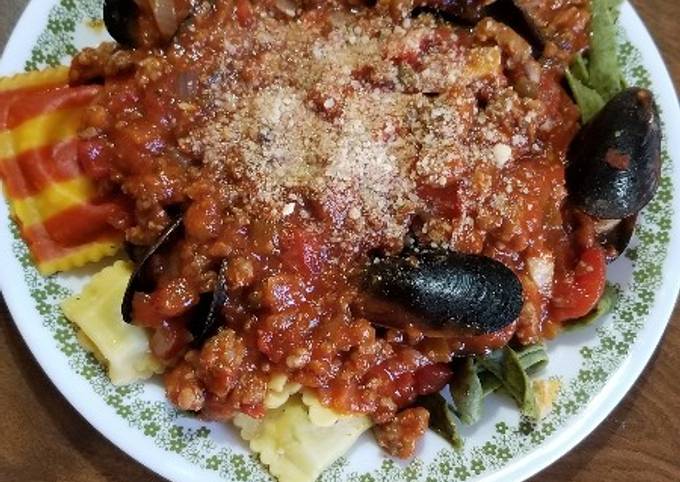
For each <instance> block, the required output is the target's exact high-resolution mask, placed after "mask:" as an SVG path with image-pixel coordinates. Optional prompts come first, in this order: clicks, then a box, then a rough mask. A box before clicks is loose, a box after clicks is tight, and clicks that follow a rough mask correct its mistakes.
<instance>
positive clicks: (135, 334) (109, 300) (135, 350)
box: [61, 261, 163, 385]
mask: <svg viewBox="0 0 680 482" xmlns="http://www.w3.org/2000/svg"><path fill="white" fill-rule="evenodd" d="M131 274H132V265H131V264H130V263H126V262H124V261H117V262H116V263H114V264H113V265H112V266H109V267H108V268H104V269H103V270H102V271H100V272H99V273H97V274H96V275H94V276H93V277H92V279H91V280H90V282H89V283H88V284H87V285H86V286H85V288H83V291H82V292H81V293H80V294H78V295H75V296H73V297H71V298H68V299H67V300H65V301H64V302H63V303H62V305H61V307H62V309H63V311H64V315H65V316H66V318H68V320H69V321H71V322H72V323H74V324H75V325H76V326H77V327H78V328H79V330H80V331H81V332H82V334H80V336H79V338H80V339H81V340H82V339H85V340H86V343H85V348H86V349H87V348H88V346H87V345H88V344H91V345H92V347H91V351H93V352H94V353H96V354H97V357H98V358H100V359H101V360H103V362H104V363H105V364H106V366H107V367H108V371H109V377H110V378H111V382H112V383H113V384H114V385H124V384H127V383H131V382H134V381H137V380H142V379H145V378H149V377H151V376H152V375H153V374H154V373H160V372H162V371H163V365H162V364H161V363H160V362H159V361H158V360H157V359H156V358H154V356H153V355H152V354H151V351H150V350H149V339H148V336H147V333H146V331H145V330H144V329H142V328H139V327H137V326H133V325H129V324H127V323H125V322H124V321H123V317H122V316H121V314H120V305H121V301H122V299H123V293H124V292H125V287H126V286H127V283H128V280H129V279H130V275H131Z"/></svg>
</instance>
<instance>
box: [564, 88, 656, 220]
mask: <svg viewBox="0 0 680 482" xmlns="http://www.w3.org/2000/svg"><path fill="white" fill-rule="evenodd" d="M660 173H661V122H660V120H659V114H658V112H657V109H656V106H655V105H654V99H653V96H652V93H651V92H650V91H648V90H646V89H641V88H637V87H633V88H629V89H626V90H624V91H623V92H621V93H619V94H618V95H616V96H615V97H614V98H612V99H611V100H610V101H609V102H608V103H607V105H605V106H604V108H603V109H602V110H601V111H600V113H599V114H598V115H597V116H596V117H595V118H594V119H593V120H592V121H590V122H589V123H588V124H586V125H585V126H584V127H583V128H582V129H581V131H580V132H579V134H578V135H577V136H576V138H575V139H574V141H573V143H572V145H571V148H570V151H569V154H568V165H567V172H566V179H567V190H568V192H569V196H570V199H571V202H572V203H573V204H574V205H575V206H576V207H578V208H579V209H581V210H583V211H585V212H586V213H588V214H590V215H591V216H594V217H596V218H598V219H623V218H627V217H629V216H633V215H635V214H637V213H638V212H639V211H640V210H641V209H642V208H643V207H644V206H645V205H646V204H647V203H648V202H649V201H650V200H651V199H652V197H653V196H654V194H655V193H656V190H657V188H658V186H659V177H660Z"/></svg>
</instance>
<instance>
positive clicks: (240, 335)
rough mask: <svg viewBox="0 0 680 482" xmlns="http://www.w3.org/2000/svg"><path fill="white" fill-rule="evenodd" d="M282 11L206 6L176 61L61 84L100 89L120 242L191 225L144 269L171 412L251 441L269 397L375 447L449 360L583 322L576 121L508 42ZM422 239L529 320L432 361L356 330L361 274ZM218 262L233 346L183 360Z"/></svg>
mask: <svg viewBox="0 0 680 482" xmlns="http://www.w3.org/2000/svg"><path fill="white" fill-rule="evenodd" d="M276 3H277V2H273V1H272V2H267V1H263V2H248V1H244V0H239V1H236V2H231V1H221V2H215V3H214V5H213V6H208V5H204V6H200V7H198V8H197V12H196V14H195V15H194V16H193V17H192V18H191V19H190V21H189V23H188V25H185V26H184V27H183V28H182V29H181V31H180V33H179V34H178V35H177V36H176V38H175V39H174V41H173V43H172V44H171V45H170V46H169V47H168V48H167V49H165V50H161V49H153V48H149V49H137V50H134V51H124V50H119V49H117V48H112V47H110V46H103V47H100V49H99V50H89V51H85V52H83V53H82V54H80V55H79V56H78V57H77V58H76V59H75V60H74V63H73V66H72V72H71V74H72V80H73V81H74V82H78V81H79V79H80V80H88V79H92V78H95V77H97V76H99V77H103V78H104V79H105V85H104V88H103V89H102V91H101V93H100V94H99V96H98V97H97V99H96V100H95V101H94V102H93V103H92V105H91V106H90V108H89V109H88V112H87V115H86V118H85V121H84V127H83V130H82V133H81V138H82V142H81V149H80V152H81V156H80V158H81V163H82V165H83V166H85V167H86V168H87V169H88V171H89V172H91V173H92V174H93V175H95V176H96V177H97V178H98V179H100V180H101V183H102V186H104V187H106V188H107V189H109V190H111V191H112V192H119V193H122V194H123V195H124V196H125V197H126V198H127V199H128V200H129V202H130V204H131V206H132V208H131V211H132V213H133V216H132V218H131V220H130V221H129V222H128V224H127V225H126V226H125V227H126V235H127V239H128V240H129V241H130V242H131V243H133V244H136V245H140V246H148V245H151V244H152V243H153V241H154V240H155V239H156V238H157V237H158V235H159V233H160V232H161V231H162V230H163V228H164V227H165V226H167V225H168V223H170V221H171V219H172V215H171V214H169V213H173V212H177V211H178V210H180V211H182V212H183V216H184V234H183V236H182V237H181V238H180V239H179V240H177V242H176V243H174V244H173V245H172V246H171V247H169V248H166V249H164V250H162V251H161V252H159V253H157V254H156V256H155V258H154V261H153V263H152V264H153V270H152V271H153V274H152V275H153V278H154V279H155V280H156V289H155V290H154V291H153V292H152V293H150V294H142V293H138V294H137V295H136V296H135V299H134V318H135V320H136V323H137V324H139V325H140V326H143V327H146V328H149V329H150V330H151V331H152V333H153V335H152V339H151V348H152V350H153V352H154V353H155V354H156V355H157V356H158V357H159V358H161V359H163V360H165V361H166V362H167V363H168V365H169V369H168V371H167V374H166V377H165V384H166V388H167V392H168V396H169V398H170V399H171V400H172V401H173V402H174V403H175V404H177V405H178V406H179V407H180V408H182V409H186V410H192V411H196V412H200V413H201V414H202V415H203V416H205V417H207V418H212V419H219V420H226V419H229V418H231V417H232V416H233V414H234V412H235V411H241V412H244V413H247V414H250V415H252V416H255V417H259V416H262V415H263V414H264V411H265V408H264V405H263V402H264V399H265V396H266V392H267V383H268V380H269V379H270V378H271V376H272V375H273V374H281V373H282V374H285V375H287V377H288V378H289V380H291V381H294V382H298V383H300V384H302V385H303V386H304V387H307V388H310V389H313V390H314V391H315V392H316V393H317V395H318V396H319V398H320V400H321V401H322V403H324V404H325V405H327V406H329V407H332V408H333V409H335V410H337V411H339V412H355V413H367V414H370V415H371V416H372V417H373V419H374V420H375V421H376V422H377V423H386V422H388V421H390V420H393V419H394V416H395V414H396V413H397V412H398V411H399V410H401V409H403V408H404V407H407V406H408V405H410V404H412V403H413V402H414V400H415V399H416V398H417V397H418V396H420V395H424V394H428V393H433V392H436V391H438V390H440V389H441V388H442V387H443V386H444V385H445V384H446V383H448V382H449V380H450V378H451V371H450V369H449V368H448V363H449V362H450V361H451V360H452V358H453V357H455V356H460V355H465V354H478V353H485V352H487V351H488V350H491V349H494V348H498V347H501V346H503V345H505V344H506V343H508V342H509V341H510V340H511V339H513V338H514V339H516V340H517V341H518V342H519V343H532V342H536V341H539V340H540V339H542V338H545V337H551V336H554V334H555V333H556V332H557V330H558V328H559V326H560V324H561V323H562V322H563V321H564V320H566V319H570V318H574V317H577V316H581V315H583V314H585V313H587V312H588V311H589V310H590V309H591V308H592V306H593V304H594V303H595V302H596V300H597V298H598V297H599V295H600V294H601V290H602V286H603V283H604V258H603V254H602V252H601V249H600V248H598V247H596V246H597V245H596V243H595V241H594V239H595V238H594V230H593V228H592V221H591V220H589V219H587V218H585V217H583V216H581V217H579V216H578V215H577V214H576V213H571V212H570V210H569V209H568V207H565V197H566V192H565V188H564V161H565V155H566V149H567V146H568V144H569V142H570V141H571V139H572V137H573V135H574V133H575V131H576V130H577V128H578V111H577V109H576V107H575V106H574V105H573V104H572V102H571V101H570V99H569V98H568V96H567V95H566V93H565V92H564V91H563V89H562V87H561V86H560V79H559V77H558V76H557V75H556V74H555V73H554V71H553V70H551V69H550V68H548V67H546V66H543V65H541V64H539V63H538V62H536V61H535V60H534V59H533V58H532V57H531V53H530V51H531V49H530V47H529V46H528V45H527V44H526V43H525V42H524V41H523V40H522V39H521V38H520V37H519V36H517V34H515V33H514V32H513V31H512V30H510V29H509V28H507V27H505V26H503V25H502V24H499V23H497V22H494V21H493V20H490V19H487V20H483V21H481V22H480V23H479V24H478V25H477V26H476V27H474V28H463V27H456V26H454V25H452V24H449V23H446V22H445V21H443V20H441V19H438V18H436V17H433V16H431V15H422V16H420V17H418V18H415V19H403V20H402V19H400V20H394V18H393V17H392V16H390V15H386V14H384V13H383V12H382V11H381V10H380V9H379V8H375V9H374V8H364V7H361V8H359V7H356V8H354V7H353V9H350V8H348V7H347V6H346V5H345V4H343V3H340V2H320V3H319V5H314V4H313V3H314V2H309V5H307V4H305V5H307V8H301V9H298V10H297V11H295V12H282V11H281V10H280V9H277V8H276ZM355 3H356V2H355ZM335 69H337V70H335ZM81 76H82V77H81ZM258 109H259V110H258ZM438 115H439V117H438ZM390 119H391V121H390V122H387V121H388V120H390ZM441 119H443V120H441ZM451 119H453V120H451ZM293 126H294V128H292V127H293ZM352 126H354V127H352ZM357 126H365V128H364V127H361V128H360V127H357ZM348 129H349V130H348ZM352 129H354V130H352ZM348 132H349V134H348ZM325 135H328V136H329V137H328V138H329V139H331V140H332V142H325V141H324V136H325ZM428 136H429V137H428ZM437 136H439V137H437ZM364 139H367V140H364ZM354 140H356V143H358V145H359V154H360V155H359V156H356V158H355V157H352V156H353V154H352V152H354V151H356V148H355V147H353V145H352V142H354ZM327 144H331V145H327ZM338 146H341V147H343V149H344V150H343V151H342V156H340V155H339V154H338V152H339V151H338V149H339V147H338ZM379 148H380V149H379ZM381 149H382V150H381ZM348 163H349V166H348ZM380 169H382V171H380V172H381V175H380V176H377V175H375V172H376V170H380ZM357 173H360V174H361V175H358V174H357ZM395 173H396V174H395ZM386 178H387V179H388V181H389V182H387V181H385V179H386ZM382 183H385V185H383V184H382ZM367 186H368V187H370V188H371V189H368V188H367ZM383 188H384V189H383ZM376 193H377V194H376ZM414 239H415V240H417V241H418V242H422V243H428V244H437V245H443V246H447V247H449V248H450V249H453V250H456V251H462V252H467V253H479V254H484V255H487V256H491V257H493V258H495V259H497V260H499V261H501V262H503V263H505V264H506V265H507V266H509V267H510V268H511V269H513V270H514V271H515V273H516V274H517V275H518V276H519V278H520V280H521V282H522V284H523V287H524V292H525V304H524V308H523V310H522V313H521V315H520V317H519V319H518V320H517V321H516V322H515V323H513V324H511V325H510V326H509V327H507V328H506V329H504V330H503V331H501V332H499V333H492V334H489V335H483V336H469V335H468V336H460V337H456V338H449V339H443V338H427V337H425V336H424V335H423V334H422V333H421V332H419V331H418V330H417V329H415V328H412V329H405V330H401V331H398V330H393V329H385V328H380V327H377V326H376V325H374V324H372V323H371V322H369V320H366V319H363V318H361V317H358V316H357V315H356V314H355V310H353V302H354V301H355V299H356V298H357V296H358V290H359V287H358V283H357V281H356V274H357V273H358V272H359V271H360V270H361V267H362V266H363V265H364V264H365V263H366V262H367V261H369V260H370V256H372V255H373V253H375V252H376V251H380V252H383V253H397V252H399V251H400V250H401V249H402V248H403V246H404V243H406V242H408V240H414ZM223 260H226V264H225V266H226V273H225V276H226V280H227V300H228V301H227V303H226V305H225V306H224V309H223V311H222V313H221V315H222V320H223V326H222V327H221V329H220V331H219V332H218V333H217V334H216V335H215V336H213V337H212V338H210V339H209V340H208V341H206V342H205V344H204V345H203V346H202V347H194V346H192V345H191V342H192V338H191V335H190V332H189V330H188V328H187V326H188V325H187V324H188V322H189V320H190V319H191V317H192V315H193V314H195V309H196V305H197V303H198V300H199V297H200V295H201V294H202V293H208V292H210V291H212V289H213V288H214V284H215V281H216V279H217V270H219V269H220V266H221V265H222V262H223ZM414 413H416V412H414ZM409 417H411V418H413V420H421V419H422V417H416V416H415V415H414V414H410V415H409ZM409 417H407V416H404V417H403V419H404V420H405V421H404V423H403V424H402V425H404V426H411V425H414V424H415V425H418V426H421V425H422V423H418V424H416V423H415V422H413V423H411V422H408V423H406V420H407V419H408V420H411V418H409ZM421 422H422V420H421ZM415 425H414V426H415ZM390 430H391V429H389V428H386V429H385V430H384V432H385V433H386V434H389V433H391V432H390ZM418 430H420V429H418ZM388 438H389V437H388Z"/></svg>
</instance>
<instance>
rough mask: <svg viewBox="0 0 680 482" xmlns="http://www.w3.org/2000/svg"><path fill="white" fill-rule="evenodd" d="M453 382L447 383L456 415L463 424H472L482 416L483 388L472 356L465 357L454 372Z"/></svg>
mask: <svg viewBox="0 0 680 482" xmlns="http://www.w3.org/2000/svg"><path fill="white" fill-rule="evenodd" d="M454 379H455V382H454V383H452V384H450V385H449V390H450V391H451V397H452V398H453V403H454V407H455V411H456V415H457V416H458V418H459V419H460V421H461V422H463V423H464V424H465V425H473V424H475V423H477V422H478V421H479V420H480V419H481V418H482V400H483V398H484V390H483V388H482V382H481V381H480V379H479V376H478V375H477V367H476V364H475V360H474V359H473V358H466V359H465V360H463V362H462V363H461V364H460V366H459V367H458V369H457V370H456V372H455V377H454Z"/></svg>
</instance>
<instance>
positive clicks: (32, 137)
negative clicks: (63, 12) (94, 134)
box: [0, 67, 122, 275]
mask: <svg viewBox="0 0 680 482" xmlns="http://www.w3.org/2000/svg"><path fill="white" fill-rule="evenodd" d="M98 90H99V87H97V86H82V87H69V86H68V69H67V68H65V67H60V68H56V69H49V70H44V71H41V72H31V73H27V74H20V75H16V76H14V77H5V78H0V177H1V178H2V181H3V185H4V186H3V187H4V191H5V196H6V197H7V199H8V201H9V206H10V212H11V214H12V216H13V217H14V219H15V220H16V221H17V222H18V224H19V227H20V229H21V235H22V237H23V238H24V240H25V241H26V243H27V244H28V247H29V249H30V251H31V254H32V255H33V258H34V259H35V261H36V264H37V266H38V269H39V270H40V272H41V273H43V274H44V275H49V274H52V273H55V272H57V271H67V270H69V269H73V268H77V267H80V266H82V265H84V264H86V263H88V262H93V261H98V260H100V259H101V258H103V257H105V256H110V255H113V254H115V253H116V252H117V251H118V249H119V248H120V246H121V244H122V233H121V232H120V231H118V230H116V229H114V227H113V226H112V225H111V224H110V223H109V220H110V219H112V218H113V217H115V215H116V214H117V213H119V212H120V206H119V204H118V203H117V202H115V201H114V200H106V199H100V198H98V197H97V190H96V186H95V184H94V182H93V181H92V180H91V179H90V178H88V177H87V176H86V174H85V173H84V172H83V170H82V169H81V167H80V165H79V163H78V144H79V142H78V137H77V133H78V129H79V126H80V120H81V117H82V113H83V110H84V109H85V107H86V106H87V105H88V103H89V102H90V101H91V100H92V98H93V97H94V96H95V95H96V94H97V92H98Z"/></svg>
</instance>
